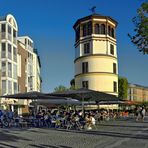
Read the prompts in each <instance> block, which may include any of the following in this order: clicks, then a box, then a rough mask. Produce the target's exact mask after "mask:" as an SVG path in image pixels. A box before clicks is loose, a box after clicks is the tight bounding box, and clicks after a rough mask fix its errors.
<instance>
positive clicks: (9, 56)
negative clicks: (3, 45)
mask: <svg viewBox="0 0 148 148" xmlns="http://www.w3.org/2000/svg"><path fill="white" fill-rule="evenodd" d="M11 57H12V54H11V45H10V44H8V59H10V60H11Z"/></svg>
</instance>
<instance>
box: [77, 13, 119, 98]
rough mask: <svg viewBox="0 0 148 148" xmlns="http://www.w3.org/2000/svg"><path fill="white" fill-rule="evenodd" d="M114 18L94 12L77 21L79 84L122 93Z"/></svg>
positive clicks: (80, 86) (106, 91)
mask: <svg viewBox="0 0 148 148" xmlns="http://www.w3.org/2000/svg"><path fill="white" fill-rule="evenodd" d="M116 27H117V22H116V21H115V20H114V19H112V18H111V17H107V16H101V15H98V14H92V15H90V16H87V17H84V18H81V19H79V20H77V21H76V23H75V24H74V30H75V34H76V35H75V36H76V40H75V60H74V64H75V86H76V88H82V87H85V88H88V89H92V90H97V91H102V92H105V93H109V94H113V95H116V96H118V58H117V45H116V35H115V30H116Z"/></svg>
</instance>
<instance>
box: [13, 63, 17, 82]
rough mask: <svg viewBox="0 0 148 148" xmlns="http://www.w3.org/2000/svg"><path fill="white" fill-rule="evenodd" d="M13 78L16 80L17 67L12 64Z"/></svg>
mask: <svg viewBox="0 0 148 148" xmlns="http://www.w3.org/2000/svg"><path fill="white" fill-rule="evenodd" d="M13 78H14V79H17V65H16V64H13Z"/></svg>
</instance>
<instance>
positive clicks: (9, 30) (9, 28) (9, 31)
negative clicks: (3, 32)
mask: <svg viewBox="0 0 148 148" xmlns="http://www.w3.org/2000/svg"><path fill="white" fill-rule="evenodd" d="M8 33H9V34H11V27H10V26H9V25H8Z"/></svg>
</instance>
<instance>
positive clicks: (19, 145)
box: [0, 117, 148, 148]
mask: <svg viewBox="0 0 148 148" xmlns="http://www.w3.org/2000/svg"><path fill="white" fill-rule="evenodd" d="M0 148H148V117H147V118H146V120H145V121H144V122H143V123H141V122H136V121H135V119H122V120H118V121H108V122H103V123H100V124H99V125H98V126H97V129H95V130H91V131H72V130H70V131H66V130H55V129H47V128H46V129H45V128H44V129H41V128H31V129H0Z"/></svg>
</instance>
